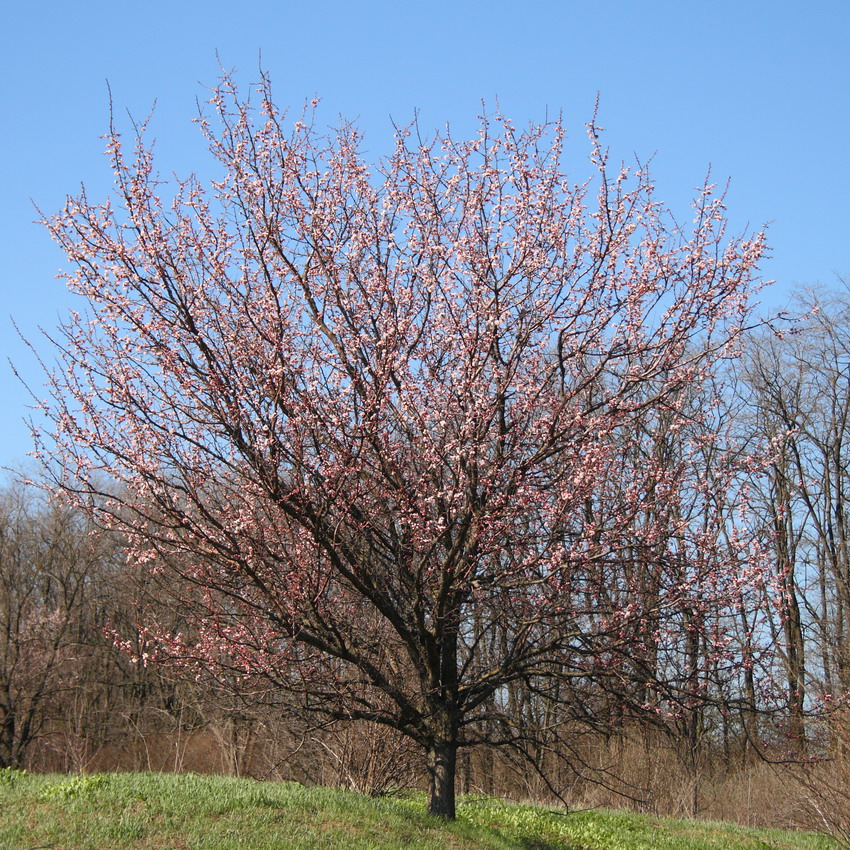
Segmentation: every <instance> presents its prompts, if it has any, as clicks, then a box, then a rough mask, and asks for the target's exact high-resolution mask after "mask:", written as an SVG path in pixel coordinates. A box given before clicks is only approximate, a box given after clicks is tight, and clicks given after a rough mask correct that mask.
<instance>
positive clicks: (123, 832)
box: [0, 770, 836, 850]
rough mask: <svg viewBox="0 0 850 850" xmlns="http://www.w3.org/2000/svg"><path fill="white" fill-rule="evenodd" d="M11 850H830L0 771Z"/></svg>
mask: <svg viewBox="0 0 850 850" xmlns="http://www.w3.org/2000/svg"><path fill="white" fill-rule="evenodd" d="M0 812H2V814H0V848H8V849H9V850H36V848H38V850H47V848H51V849H52V850H105V848H115V850H119V848H120V850H128V848H156V850H190V848H192V849H193V850H194V848H204V850H207V848H210V849H211V850H212V848H215V850H225V848H227V849H228V850H229V849H230V848H233V849H234V850H235V848H250V850H263V849H264V848H275V849H276V850H284V848H287V850H308V849H309V850H379V848H380V850H385V848H387V850H389V848H398V849H399V850H402V848H404V850H408V848H409V850H485V848H486V850H655V848H669V850H703V848H723V850H744V848H746V850H750V848H752V850H755V849H756V848H759V850H766V849H767V848H771V850H773V848H775V850H792V848H793V850H834V848H835V846H836V845H835V844H834V843H833V842H831V841H829V840H828V839H826V838H823V837H821V836H817V835H813V834H809V833H798V832H785V831H778V830H776V831H774V830H754V829H745V828H743V827H738V826H734V825H730V824H719V823H705V822H693V821H677V820H668V819H661V818H653V817H645V816H638V815H631V814H624V813H615V812H582V813H577V814H563V813H557V812H552V811H547V810H545V809H540V808H535V807H532V806H520V805H514V804H511V803H506V802H504V801H501V800H494V799H491V798H483V797H476V796H467V797H463V798H462V799H461V801H460V804H459V808H458V820H457V821H456V822H454V823H443V822H441V821H439V820H436V819H435V818H432V817H429V816H428V815H427V814H426V812H425V801H424V798H423V797H422V796H421V795H411V796H405V797H394V798H383V799H371V798H369V797H364V796H361V795H358V794H353V793H350V792H344V791H337V790H333V789H328V788H305V787H303V786H300V785H296V784H293V783H276V782H255V781H253V780H250V779H232V778H227V777H219V776H198V775H195V774H189V775H165V774H150V773H131V774H94V775H91V776H75V777H57V776H30V775H25V774H20V773H17V772H14V771H9V770H6V771H0Z"/></svg>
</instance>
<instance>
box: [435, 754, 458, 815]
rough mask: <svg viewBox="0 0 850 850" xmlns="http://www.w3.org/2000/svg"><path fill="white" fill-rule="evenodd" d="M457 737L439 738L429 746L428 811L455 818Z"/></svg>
mask: <svg viewBox="0 0 850 850" xmlns="http://www.w3.org/2000/svg"><path fill="white" fill-rule="evenodd" d="M456 766H457V739H456V738H454V737H453V738H451V739H439V740H435V741H432V742H431V744H430V745H429V746H428V812H429V813H430V814H432V815H436V816H437V817H441V818H445V819H446V820H454V819H455V768H456Z"/></svg>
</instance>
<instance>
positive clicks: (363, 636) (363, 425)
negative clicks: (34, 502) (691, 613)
mask: <svg viewBox="0 0 850 850" xmlns="http://www.w3.org/2000/svg"><path fill="white" fill-rule="evenodd" d="M211 103H212V110H211V114H212V116H213V117H212V118H206V117H202V118H201V127H202V130H203V132H204V133H205V135H206V137H207V139H208V141H209V144H210V149H211V151H212V153H213V155H214V156H215V158H216V160H217V162H218V166H219V167H220V170H221V173H220V179H218V180H216V181H213V182H212V183H211V184H210V185H209V186H208V187H204V186H202V185H200V184H199V182H198V181H197V180H196V179H194V178H189V179H186V180H182V181H179V182H177V183H176V184H175V187H174V189H173V196H172V197H171V198H170V199H165V198H163V197H162V194H161V193H162V191H163V189H162V183H161V181H160V180H159V178H158V176H157V174H156V172H155V170H154V167H153V158H152V153H151V150H150V149H149V148H148V147H147V146H146V144H145V142H144V138H143V136H144V133H143V132H142V133H140V134H139V136H138V138H137V139H136V146H135V150H134V153H133V154H132V155H128V154H127V153H125V151H124V149H123V148H122V141H121V138H120V135H119V133H118V132H112V133H111V134H110V136H109V154H110V156H111V161H112V165H113V169H114V173H115V178H116V189H115V193H114V197H113V198H112V199H110V200H107V201H106V202H104V203H93V202H92V201H90V200H89V199H88V198H87V196H86V195H85V193H83V194H81V195H80V196H78V197H75V198H69V200H68V203H67V205H66V207H65V209H64V211H63V212H61V213H60V214H59V215H57V216H55V217H53V218H52V219H50V220H49V221H48V222H47V224H48V226H49V228H50V230H51V232H52V234H53V236H54V238H55V239H56V240H57V241H58V242H59V244H60V245H61V246H62V247H63V248H64V250H65V251H66V252H67V255H68V257H69V260H70V262H71V263H72V264H73V270H72V271H71V272H69V274H68V275H67V280H68V283H69V286H70V287H71V289H72V290H73V291H74V292H76V293H77V294H78V295H79V296H80V297H81V298H82V299H83V302H84V303H85V307H84V308H83V309H82V310H81V311H80V312H79V313H74V314H72V315H71V316H70V317H69V318H68V320H67V322H66V323H65V324H64V326H63V327H62V328H61V330H60V331H59V333H58V334H57V335H55V336H54V338H53V339H54V343H55V346H56V349H57V351H58V356H59V366H58V367H57V368H55V369H54V370H53V372H52V374H51V379H50V380H51V384H50V386H51V397H50V399H49V400H48V401H47V402H45V404H44V409H45V411H46V414H47V416H48V418H49V421H50V422H51V423H52V427H48V428H46V429H43V431H42V433H41V435H40V438H39V439H40V448H41V450H43V451H45V452H49V453H50V454H51V455H52V456H53V457H58V458H60V459H61V470H62V472H61V476H62V484H63V485H64V487H65V488H66V489H67V490H68V491H69V492H72V493H75V494H76V495H77V497H78V498H79V499H80V500H81V501H83V502H85V501H87V502H88V504H89V506H90V508H91V509H92V510H94V511H96V512H97V513H98V514H99V515H100V516H101V518H102V519H103V520H105V521H107V522H109V523H111V524H113V525H117V526H120V528H121V529H122V530H123V531H124V532H125V534H126V535H127V539H128V540H129V541H130V556H131V557H133V558H135V559H138V560H141V561H147V562H149V563H150V565H151V568H152V569H157V570H158V569H168V570H172V571H174V572H176V573H177V574H179V575H180V576H181V578H182V581H181V583H180V585H179V586H180V587H181V588H183V591H184V593H183V603H184V605H185V611H186V616H187V620H188V622H189V623H190V625H191V628H188V629H187V630H186V631H185V633H181V634H157V635H156V640H155V641H154V642H152V645H151V652H152V653H153V652H156V653H159V654H164V655H171V656H173V657H175V658H183V659H192V660H193V662H194V663H196V664H199V665H204V666H206V667H207V668H208V669H210V670H213V671H215V670H227V675H228V676H231V677H235V679H236V681H239V680H240V679H243V680H244V681H246V682H247V681H248V680H250V679H251V678H257V677H260V678H264V679H266V680H267V681H272V682H274V683H275V684H276V685H277V686H279V687H281V688H288V689H294V690H298V691H300V692H301V693H302V694H303V695H304V699H305V701H306V703H307V706H308V707H309V708H312V709H314V710H316V711H318V712H321V713H324V714H325V715H326V716H327V717H331V718H352V719H361V720H367V721H371V722H375V723H379V724H385V725H387V726H389V727H392V728H393V729H396V730H399V731H401V732H402V733H404V734H406V735H408V736H410V737H411V738H412V739H414V740H415V741H416V742H417V743H418V744H419V745H421V747H422V749H423V752H424V753H425V755H426V757H427V769H428V773H429V777H430V797H429V806H430V810H431V811H432V812H433V813H435V814H438V815H442V816H445V817H453V816H454V811H455V796H454V777H455V760H456V754H457V750H458V747H460V746H471V745H473V744H475V743H476V742H478V741H479V740H481V737H482V735H481V733H480V732H479V731H476V730H480V729H482V728H484V727H483V726H482V725H481V722H480V721H481V718H482V716H483V715H486V716H487V717H488V720H489V721H490V722H489V723H488V725H487V728H488V729H490V730H493V729H496V730H497V733H493V734H496V737H497V738H498V740H503V741H508V740H510V738H511V736H512V735H513V734H515V725H514V724H512V720H511V717H510V707H509V705H508V704H507V701H506V699H505V694H506V692H507V689H508V688H509V687H510V686H511V684H512V683H516V682H519V681H532V680H537V681H545V680H546V678H547V677H575V678H580V677H590V676H592V675H594V671H595V670H596V671H599V670H601V669H602V668H604V667H605V666H606V665H608V666H610V665H616V661H615V660H614V659H616V658H618V657H619V658H627V657H628V656H629V655H630V653H631V652H632V650H634V649H635V646H634V642H635V641H640V640H641V637H640V636H641V634H642V632H641V629H640V628H637V627H632V626H631V625H630V624H631V623H640V622H642V621H641V617H643V618H644V620H643V621H644V622H645V621H646V618H647V614H648V613H650V614H651V620H652V622H653V623H658V622H659V621H663V612H664V610H665V606H668V605H673V604H676V605H678V604H680V601H681V593H682V578H681V576H682V572H681V559H679V563H678V565H677V567H676V570H674V571H671V573H670V575H671V576H672V577H671V578H670V579H669V581H665V578H664V575H665V573H664V570H665V569H666V567H665V560H664V558H659V559H658V564H657V566H658V570H659V571H660V572H658V575H657V577H656V580H655V582H654V585H653V588H654V590H653V593H652V595H651V598H649V597H647V598H643V597H642V596H641V593H640V588H639V587H637V586H635V587H630V585H629V582H630V581H631V580H632V579H631V578H630V576H632V575H633V574H635V573H636V571H634V570H629V569H626V567H627V566H628V564H626V563H625V559H624V556H623V551H622V546H621V543H622V540H623V539H624V536H626V535H628V536H629V539H630V541H631V543H630V546H631V547H632V549H633V548H634V546H636V545H638V544H639V543H640V542H641V541H643V543H645V544H646V547H647V551H649V550H650V549H652V550H653V551H655V550H657V549H658V545H657V543H658V541H659V540H661V539H662V538H663V539H665V540H667V539H672V538H676V540H677V544H676V545H679V546H681V545H682V539H683V535H685V534H686V529H685V528H684V526H683V528H682V529H680V530H679V531H678V532H677V533H676V534H671V531H670V528H669V516H668V517H666V518H665V519H664V522H665V524H666V526H667V527H666V530H665V531H664V535H666V536H664V535H662V534H661V532H660V530H659V529H658V528H657V527H655V526H656V525H657V523H655V524H654V523H653V521H650V520H648V519H647V517H651V516H652V515H653V512H651V511H645V510H644V511H643V512H642V513H641V505H640V500H641V498H643V496H642V495H641V493H642V490H641V488H639V487H635V488H633V489H632V490H631V491H630V490H629V489H628V488H627V487H622V486H621V487H620V488H619V489H620V497H619V498H618V499H616V500H613V501H612V502H611V507H610V510H605V504H604V501H603V502H600V498H601V497H600V496H599V494H600V492H601V491H600V482H603V481H604V480H605V478H606V472H607V471H608V470H610V469H615V468H617V467H618V464H619V462H620V459H621V458H622V457H623V455H624V452H627V451H629V449H628V446H629V441H630V440H638V439H641V437H640V434H641V431H642V427H643V426H642V425H641V423H646V422H650V421H652V419H653V417H656V416H658V415H659V412H661V411H663V415H664V417H665V421H666V423H667V425H666V427H668V428H672V429H673V430H674V431H675V429H676V427H677V424H678V423H680V422H681V423H683V422H684V419H685V418H686V413H685V411H684V403H683V399H684V397H685V396H686V395H687V394H688V392H690V391H691V390H693V389H694V388H695V387H699V386H700V385H702V383H703V382H704V378H705V377H706V375H707V374H708V373H709V371H710V369H711V368H712V364H713V363H714V362H715V361H716V360H717V359H718V358H724V357H729V356H734V355H735V353H736V348H737V344H738V341H739V337H740V335H741V332H742V329H743V328H744V326H745V325H746V324H747V322H748V321H749V318H748V317H749V311H750V307H749V298H750V295H751V293H752V291H753V289H754V287H755V286H756V281H757V275H756V266H757V262H758V260H759V258H760V256H761V255H762V252H763V250H764V244H763V237H762V235H761V234H758V235H756V236H754V237H752V238H749V239H746V238H742V239H729V238H728V236H727V234H726V224H725V219H724V212H723V204H722V199H720V198H717V197H715V196H714V195H713V193H712V190H711V188H710V187H706V188H705V190H704V191H703V192H701V193H700V194H699V195H698V197H697V199H696V201H695V203H694V218H693V223H692V225H689V226H688V227H687V228H684V227H680V226H679V225H677V224H676V223H675V222H674V221H673V220H672V217H671V216H669V215H668V214H667V213H666V212H665V210H664V208H663V207H662V206H661V205H660V204H659V203H658V202H657V201H656V200H655V199H654V196H653V186H652V183H651V181H650V178H649V176H648V174H647V172H646V171H645V170H642V169H638V170H636V171H634V172H633V173H632V172H630V171H629V169H626V168H622V169H615V173H613V174H612V173H611V171H610V168H609V166H608V163H607V155H606V152H605V150H604V149H603V148H602V147H601V145H600V142H599V139H598V133H597V131H596V128H595V127H594V126H591V127H590V128H589V135H590V150H591V161H592V165H593V175H594V176H592V177H591V179H590V180H589V181H588V182H586V183H583V184H578V185H576V184H574V183H572V182H570V181H569V179H568V178H567V177H566V176H565V174H564V173H563V168H562V148H563V145H564V141H565V134H564V131H563V129H562V126H561V124H560V123H559V122H555V123H553V124H547V125H544V126H531V127H529V128H528V129H525V130H517V129H515V128H514V126H513V125H511V123H510V122H508V121H507V120H506V119H504V118H503V117H502V116H498V115H497V116H496V117H494V118H482V119H481V122H480V129H479V132H478V134H477V135H476V136H475V137H474V138H471V139H469V140H458V139H456V138H454V137H453V136H452V134H451V133H450V132H449V131H448V130H446V132H445V133H442V134H436V135H434V136H433V137H428V138H427V139H423V138H422V136H421V135H420V134H419V132H418V130H417V129H416V128H415V127H411V128H406V129H404V128H403V129H401V130H397V131H396V136H395V145H394V149H393V151H392V154H391V155H390V156H388V157H387V158H386V159H385V160H382V161H381V162H379V163H377V164H374V165H369V164H368V163H367V162H365V161H364V159H363V158H362V156H361V154H360V151H359V147H360V142H361V138H360V135H359V133H358V131H357V129H356V128H355V127H352V126H343V127H342V128H341V129H339V130H338V131H334V132H333V133H330V134H322V133H320V132H318V131H317V130H316V129H315V127H314V125H313V123H312V117H311V110H307V111H306V112H305V114H304V116H303V117H302V120H300V121H295V122H293V123H292V124H291V125H290V124H288V123H287V121H286V119H285V117H284V116H283V115H282V114H281V113H280V112H279V111H278V110H277V109H276V107H275V106H274V104H273V102H272V98H271V91H270V86H269V83H268V80H265V79H264V80H263V81H262V83H261V84H260V85H259V87H258V89H257V93H256V96H255V99H254V102H252V101H251V99H250V98H249V99H248V100H243V99H241V98H240V96H239V93H238V92H237V90H236V88H235V86H234V85H233V84H232V82H231V81H230V80H229V79H227V78H225V79H224V80H223V81H222V82H221V84H220V86H219V87H218V88H217V89H216V91H215V93H214V96H213V98H212V101H211ZM169 191H171V190H169ZM644 430H645V429H644ZM630 435H632V436H630ZM646 462H647V464H651V463H653V462H655V461H653V459H652V458H648V459H647V461H646ZM662 473H663V475H667V476H668V478H669V476H670V475H672V474H673V473H672V472H670V471H669V470H666V471H665V470H661V471H660V472H659V474H660V475H661V474H662ZM104 481H109V482H111V483H110V484H109V486H108V487H105V486H104V484H103V482H104ZM116 482H117V483H116ZM621 483H622V482H621ZM119 485H120V486H119ZM105 491H108V492H105ZM630 500H631V503H630ZM590 506H593V508H592V509H591V507H590ZM639 513H641V516H642V517H643V519H642V520H641V522H640V523H637V522H636V517H637V516H638V514H639ZM656 513H657V515H658V516H661V515H663V514H664V512H663V511H659V512H656ZM659 522H660V520H659ZM698 543H699V541H696V542H695V544H694V545H698ZM737 568H738V559H737V558H736V557H730V558H729V559H727V560H726V561H723V560H722V559H721V560H720V561H719V562H717V559H715V563H713V566H712V569H711V570H705V571H702V572H700V573H699V574H698V575H697V576H696V577H694V578H693V579H692V580H693V581H694V582H698V583H700V593H701V594H702V595H701V597H700V598H714V597H716V594H717V593H718V592H720V591H719V590H718V588H721V587H722V586H723V580H724V578H728V574H729V571H730V570H732V569H737ZM724 570H725V572H724ZM673 573H675V576H673ZM612 587H617V588H620V592H618V594H617V602H616V604H614V603H613V602H612V599H613V597H612V595H611V593H610V592H609V590H610V589H611V588H612ZM624 594H625V596H624ZM626 598H628V600H629V601H628V603H627V604H623V600H624V599H626ZM647 607H650V608H651V609H652V610H651V612H648V611H647ZM154 631H155V629H154V628H153V627H152V628H151V634H152V635H153V633H154ZM152 640H153V638H152Z"/></svg>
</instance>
